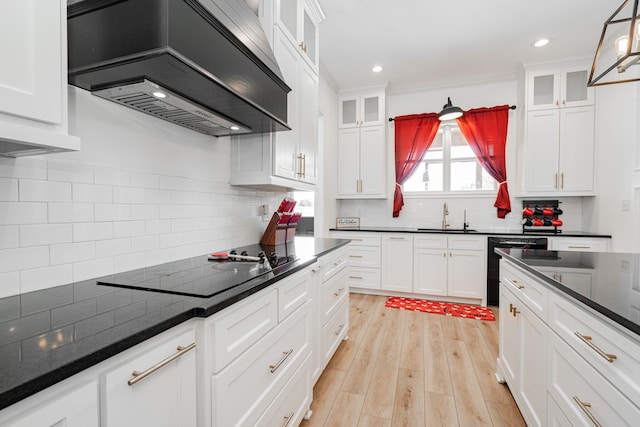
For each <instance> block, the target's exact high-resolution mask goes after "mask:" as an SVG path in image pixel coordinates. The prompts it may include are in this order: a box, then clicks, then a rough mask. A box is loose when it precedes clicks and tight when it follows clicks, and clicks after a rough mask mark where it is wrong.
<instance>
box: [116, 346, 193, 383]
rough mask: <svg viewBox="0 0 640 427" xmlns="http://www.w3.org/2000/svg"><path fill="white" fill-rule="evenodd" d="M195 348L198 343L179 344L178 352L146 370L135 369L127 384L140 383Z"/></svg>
mask: <svg viewBox="0 0 640 427" xmlns="http://www.w3.org/2000/svg"><path fill="white" fill-rule="evenodd" d="M194 348H196V343H191V344H189V345H188V346H186V347H182V346H181V345H179V346H178V347H177V348H176V350H178V352H177V353H176V354H173V355H171V356H169V357H167V358H166V359H164V360H163V361H162V362H159V363H156V364H155V365H153V366H152V367H150V368H149V369H147V370H145V371H143V372H138V371H133V372H132V373H131V376H132V377H133V378H131V379H130V380H129V381H127V384H129V385H130V386H132V385H134V384H136V383H139V382H140V381H142V380H143V379H145V378H147V377H148V376H149V375H151V374H153V373H154V372H156V371H157V370H158V369H160V368H163V367H165V366H167V365H168V364H169V363H171V362H173V361H174V360H176V359H178V358H179V357H181V356H183V355H184V354H185V353H186V352H188V351H191V350H193V349H194Z"/></svg>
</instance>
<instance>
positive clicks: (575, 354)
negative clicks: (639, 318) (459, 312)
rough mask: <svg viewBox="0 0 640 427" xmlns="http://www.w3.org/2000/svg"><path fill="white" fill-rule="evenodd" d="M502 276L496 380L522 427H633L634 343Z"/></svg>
mask: <svg viewBox="0 0 640 427" xmlns="http://www.w3.org/2000/svg"><path fill="white" fill-rule="evenodd" d="M500 270H501V274H500V280H501V283H500V320H499V321H500V325H499V335H500V337H499V340H500V351H499V357H498V362H497V372H496V376H497V378H498V379H499V380H502V381H506V383H507V384H508V385H509V388H510V390H511V392H512V394H513V397H514V399H515V401H516V403H517V404H518V407H519V408H520V411H521V412H522V415H523V417H524V419H525V421H526V422H527V425H529V426H542V425H548V426H562V427H564V426H635V425H638V420H639V419H640V408H639V407H638V404H637V402H638V399H639V398H640V340H638V338H637V337H636V336H634V335H633V334H632V333H630V332H629V331H627V330H625V329H622V328H621V327H619V326H614V324H613V323H612V322H611V321H610V320H609V319H606V318H604V317H603V316H602V315H600V314H599V313H596V312H595V311H593V310H591V309H590V308H588V307H586V306H584V305H582V304H581V303H579V302H577V301H575V300H573V299H571V298H570V297H568V296H565V295H564V294H561V293H559V292H558V293H556V291H555V290H554V288H549V287H547V285H546V284H545V283H544V282H543V281H541V280H540V279H537V278H535V277H534V276H531V275H529V274H528V273H526V272H525V271H524V270H522V269H520V268H519V267H517V266H516V265H514V264H512V263H510V262H509V261H506V260H504V259H503V260H502V261H501V262H500Z"/></svg>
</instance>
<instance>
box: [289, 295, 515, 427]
mask: <svg viewBox="0 0 640 427" xmlns="http://www.w3.org/2000/svg"><path fill="white" fill-rule="evenodd" d="M385 301H386V297H381V296H375V295H363V294H351V295H350V303H349V307H350V329H349V339H348V340H347V341H343V342H342V343H341V344H340V347H339V348H338V351H337V352H336V354H335V355H334V357H333V359H331V361H330V362H329V365H328V366H327V368H326V369H325V371H324V372H323V374H322V376H321V377H320V379H319V380H318V383H317V384H316V386H315V388H314V401H313V404H312V405H311V409H312V410H313V416H312V417H311V419H310V420H308V421H303V422H302V424H301V426H302V427H321V426H322V427H334V426H335V427H350V426H353V427H397V426H402V427H413V426H415V427H432V426H434V427H437V426H447V427H449V426H460V427H476V426H500V427H502V426H514V427H515V426H525V423H524V420H523V419H522V416H521V415H520V412H519V411H518V408H517V406H516V404H515V402H514V400H513V397H512V396H511V393H510V392H509V389H508V388H507V386H506V385H503V384H498V383H497V382H496V379H495V376H494V373H495V366H496V358H497V357H498V322H497V321H495V322H486V321H480V320H472V319H464V318H460V317H450V316H442V315H437V314H427V313H419V312H413V311H405V310H398V309H393V308H387V307H385V306H384V303H385ZM497 311H498V310H497V309H495V310H493V312H494V314H495V315H496V318H497V316H498V312H497Z"/></svg>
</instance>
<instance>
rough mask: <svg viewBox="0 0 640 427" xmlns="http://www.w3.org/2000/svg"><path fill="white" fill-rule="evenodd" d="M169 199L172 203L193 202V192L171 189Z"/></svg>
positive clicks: (188, 203)
mask: <svg viewBox="0 0 640 427" xmlns="http://www.w3.org/2000/svg"><path fill="white" fill-rule="evenodd" d="M170 200H171V201H170V203H172V204H180V205H190V204H193V193H190V192H188V191H172V192H171V198H170Z"/></svg>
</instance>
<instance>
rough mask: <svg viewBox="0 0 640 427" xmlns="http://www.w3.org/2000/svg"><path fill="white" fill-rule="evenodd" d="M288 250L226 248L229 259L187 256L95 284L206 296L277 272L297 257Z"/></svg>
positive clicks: (263, 247)
mask: <svg viewBox="0 0 640 427" xmlns="http://www.w3.org/2000/svg"><path fill="white" fill-rule="evenodd" d="M274 249H278V250H282V253H280V252H275V250H274ZM287 252H293V250H292V247H287V246H284V245H281V246H278V247H273V246H271V247H268V246H262V245H249V246H244V247H240V248H237V249H235V250H232V251H229V252H228V254H229V257H228V259H223V260H210V259H208V257H207V256H206V255H204V256H199V257H194V258H188V259H184V260H180V261H174V262H168V263H165V264H160V265H155V266H152V267H147V268H141V269H138V270H132V271H127V272H125V273H120V274H116V275H114V276H110V277H108V278H103V279H100V280H98V285H104V286H115V287H120V288H128V289H136V290H146V291H154V292H162V293H168V294H174V295H185V296H192V297H200V298H209V297H212V296H214V295H217V294H219V293H221V292H224V291H226V290H228V289H231V288H233V287H236V286H238V285H241V284H243V283H246V282H248V281H249V280H252V279H255V278H256V277H261V276H265V275H268V274H272V275H275V274H277V273H278V272H279V270H283V269H284V266H286V265H287V264H290V263H292V262H295V261H296V260H297V258H296V256H295V253H287ZM238 254H242V255H249V256H255V257H259V258H260V261H246V260H240V259H236V258H233V255H238ZM265 278H266V277H265Z"/></svg>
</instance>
